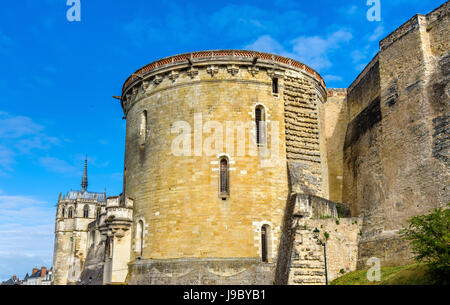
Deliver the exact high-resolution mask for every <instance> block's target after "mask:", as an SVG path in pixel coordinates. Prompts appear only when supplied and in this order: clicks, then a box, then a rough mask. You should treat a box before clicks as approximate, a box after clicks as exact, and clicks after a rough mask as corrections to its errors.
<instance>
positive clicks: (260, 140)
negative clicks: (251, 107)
mask: <svg viewBox="0 0 450 305" xmlns="http://www.w3.org/2000/svg"><path fill="white" fill-rule="evenodd" d="M255 123H256V144H257V145H259V146H261V145H264V144H266V113H265V111H264V108H263V107H262V106H258V107H256V109H255Z"/></svg>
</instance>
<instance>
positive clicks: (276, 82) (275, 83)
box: [272, 77, 278, 94]
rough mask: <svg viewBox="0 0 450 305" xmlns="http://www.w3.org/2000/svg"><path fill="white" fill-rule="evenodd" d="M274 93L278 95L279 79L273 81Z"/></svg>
mask: <svg viewBox="0 0 450 305" xmlns="http://www.w3.org/2000/svg"><path fill="white" fill-rule="evenodd" d="M272 93H274V94H278V78H276V77H275V78H273V79H272Z"/></svg>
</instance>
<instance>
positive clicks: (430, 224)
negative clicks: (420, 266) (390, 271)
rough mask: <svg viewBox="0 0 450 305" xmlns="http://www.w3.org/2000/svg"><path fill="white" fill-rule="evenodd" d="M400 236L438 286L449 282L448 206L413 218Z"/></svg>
mask: <svg viewBox="0 0 450 305" xmlns="http://www.w3.org/2000/svg"><path fill="white" fill-rule="evenodd" d="M408 223H409V225H408V227H407V228H405V229H403V230H401V231H400V234H401V235H402V237H403V238H405V239H406V240H408V241H409V242H410V244H411V249H412V252H413V253H414V254H415V259H416V260H417V261H418V262H424V263H427V264H428V266H429V271H430V273H431V275H432V276H433V278H434V279H435V280H436V282H437V283H439V284H449V280H450V233H449V231H450V230H449V229H450V204H448V205H447V208H442V207H441V208H438V209H434V210H433V212H432V213H430V214H427V215H420V216H414V217H412V218H411V219H409V220H408Z"/></svg>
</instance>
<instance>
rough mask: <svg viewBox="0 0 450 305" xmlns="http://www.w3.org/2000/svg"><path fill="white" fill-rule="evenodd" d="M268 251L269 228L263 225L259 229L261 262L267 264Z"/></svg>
mask: <svg viewBox="0 0 450 305" xmlns="http://www.w3.org/2000/svg"><path fill="white" fill-rule="evenodd" d="M269 250H270V227H269V226H268V225H263V226H262V227H261V259H262V261H263V262H265V263H268V262H269V253H270V252H269Z"/></svg>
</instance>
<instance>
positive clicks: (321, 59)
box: [246, 29, 353, 70]
mask: <svg viewBox="0 0 450 305" xmlns="http://www.w3.org/2000/svg"><path fill="white" fill-rule="evenodd" d="M352 38H353V35H352V34H351V33H350V31H348V30H346V29H340V30H338V31H335V32H333V33H330V34H329V35H328V36H326V37H320V36H300V37H297V38H295V39H293V40H291V41H290V42H288V43H287V45H288V48H286V47H284V46H283V45H282V44H281V43H279V42H278V41H276V40H275V39H273V38H272V37H270V36H269V35H264V36H261V37H259V38H258V39H257V40H256V41H254V42H253V43H251V44H249V45H247V46H246V48H249V49H252V50H255V51H262V52H269V53H277V54H280V55H284V56H287V57H291V58H294V59H297V60H299V61H301V62H303V63H305V64H307V65H310V66H311V67H312V68H314V69H316V70H321V69H327V68H329V67H331V66H332V64H331V61H330V59H329V55H330V53H332V52H333V51H335V50H337V49H339V48H340V47H341V46H342V45H343V44H346V43H348V42H349V41H350V40H351V39H352Z"/></svg>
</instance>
